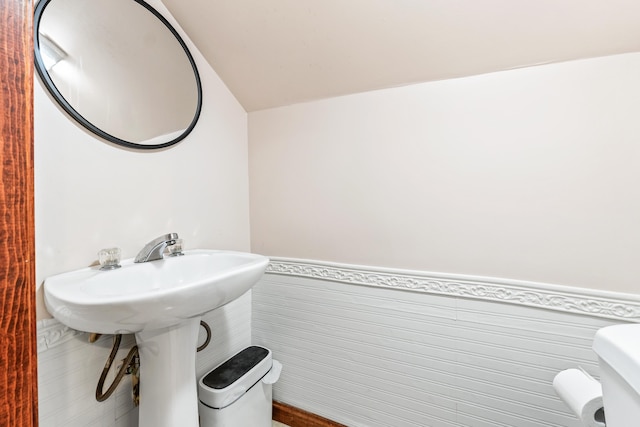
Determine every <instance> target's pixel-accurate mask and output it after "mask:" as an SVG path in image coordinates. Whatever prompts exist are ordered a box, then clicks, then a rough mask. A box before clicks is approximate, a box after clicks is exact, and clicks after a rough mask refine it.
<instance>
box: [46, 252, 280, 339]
mask: <svg viewBox="0 0 640 427" xmlns="http://www.w3.org/2000/svg"><path fill="white" fill-rule="evenodd" d="M268 262H269V259H268V258H267V257H264V256H262V255H255V254H250V253H244V252H233V251H216V250H191V251H185V252H184V255H183V256H176V257H165V258H164V259H162V260H157V261H151V262H144V263H138V264H136V263H134V262H133V259H129V260H125V261H123V262H122V263H121V265H122V267H121V268H118V269H116V270H108V271H102V270H100V269H99V267H91V268H85V269H82V270H76V271H72V272H69V273H64V274H59V275H56V276H52V277H49V278H47V279H46V280H45V282H44V296H45V304H46V306H47V308H48V309H49V311H50V313H51V314H52V315H53V317H55V318H56V319H58V320H59V321H60V322H62V323H64V324H65V325H67V326H70V327H72V328H74V329H77V330H80V331H87V332H98V333H102V334H114V333H137V332H141V331H144V330H150V329H160V328H163V327H167V326H171V325H175V324H178V323H181V322H184V321H185V320H187V319H190V318H194V317H200V316H202V314H204V313H206V312H208V311H211V310H213V309H216V308H218V307H221V306H223V305H225V304H226V303H228V302H230V301H233V300H234V299H236V298H238V297H239V296H241V295H242V294H244V293H245V292H246V291H248V290H249V289H250V288H251V287H252V286H253V285H254V284H255V283H256V282H257V281H258V280H259V279H260V277H261V276H262V274H263V273H264V271H265V269H266V267H267V264H268Z"/></svg>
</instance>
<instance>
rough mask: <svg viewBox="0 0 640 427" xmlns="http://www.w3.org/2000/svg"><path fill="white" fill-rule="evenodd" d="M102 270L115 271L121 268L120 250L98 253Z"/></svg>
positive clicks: (109, 249)
mask: <svg viewBox="0 0 640 427" xmlns="http://www.w3.org/2000/svg"><path fill="white" fill-rule="evenodd" d="M98 261H99V262H100V270H115V269H116V268H120V248H108V249H102V250H101V251H100V252H98Z"/></svg>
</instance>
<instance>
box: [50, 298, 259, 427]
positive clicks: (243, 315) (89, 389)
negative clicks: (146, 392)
mask: <svg viewBox="0 0 640 427" xmlns="http://www.w3.org/2000/svg"><path fill="white" fill-rule="evenodd" d="M203 320H204V321H205V322H207V323H208V324H209V325H210V327H211V329H212V337H211V342H210V343H209V345H208V346H207V348H205V349H204V350H202V351H201V352H199V353H198V354H197V357H196V369H197V375H198V378H199V377H200V376H202V375H203V374H205V373H206V372H207V370H209V369H211V368H212V367H213V366H215V365H217V364H218V363H220V362H222V361H223V360H224V359H226V358H227V357H229V356H231V355H233V354H235V353H236V352H238V351H240V350H242V349H243V348H245V347H247V346H248V345H250V344H251V292H247V293H246V294H245V295H243V296H242V297H240V298H238V299H237V300H236V301H233V302H231V303H229V304H227V305H226V306H224V307H221V308H219V309H217V310H214V311H212V312H211V313H208V314H207V315H206V316H204V318H203ZM205 339H206V333H205V332H204V329H203V328H201V331H200V339H199V343H203V342H204V341H205ZM112 342H113V340H112V336H110V335H109V336H102V337H101V338H100V339H99V340H98V341H96V342H95V343H93V344H91V343H89V339H88V334H87V333H83V332H78V331H75V330H73V329H70V328H68V327H66V326H64V325H62V324H61V323H60V322H58V321H57V320H54V319H47V320H41V321H39V322H38V394H39V418H40V426H41V427H112V426H113V427H136V426H137V425H138V411H137V409H136V408H135V407H134V405H133V401H132V398H131V396H132V390H131V380H130V378H129V377H128V376H126V377H125V378H124V379H123V381H122V383H121V384H120V386H119V387H118V389H117V390H116V392H115V393H114V394H113V395H112V396H111V397H110V398H109V399H107V400H106V401H104V402H102V403H100V402H97V401H96V399H95V390H96V385H97V383H98V379H99V377H100V374H101V373H102V369H103V367H104V364H105V362H106V360H107V356H108V355H109V352H110V351H111V345H112ZM134 344H135V341H134V338H133V336H132V335H127V336H125V339H123V343H122V346H121V347H120V351H119V353H118V356H117V357H116V360H118V361H119V360H121V359H123V358H124V357H125V356H126V353H127V352H128V350H129V349H130V348H131V346H132V345H134ZM114 371H115V369H114V368H112V372H111V373H110V376H109V378H108V379H107V381H106V382H105V387H104V390H106V389H107V388H108V387H109V385H110V384H111V380H112V379H113V377H114V376H115V372H114ZM143 380H144V379H143ZM141 398H142V396H141Z"/></svg>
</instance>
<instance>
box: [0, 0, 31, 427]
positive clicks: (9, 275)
mask: <svg viewBox="0 0 640 427" xmlns="http://www.w3.org/2000/svg"><path fill="white" fill-rule="evenodd" d="M0 16H1V21H0V82H2V89H1V91H0V133H1V137H2V140H1V144H0V160H1V161H2V173H1V175H0V181H1V183H2V185H1V186H0V269H1V271H2V273H1V275H0V278H1V280H0V367H1V368H0V425H3V426H20V427H30V426H37V424H38V410H37V408H38V393H37V360H36V355H37V349H36V318H35V294H36V292H35V289H36V286H35V238H34V236H35V232H34V201H33V200H34V191H33V36H32V31H33V30H32V28H33V5H32V2H31V0H0Z"/></svg>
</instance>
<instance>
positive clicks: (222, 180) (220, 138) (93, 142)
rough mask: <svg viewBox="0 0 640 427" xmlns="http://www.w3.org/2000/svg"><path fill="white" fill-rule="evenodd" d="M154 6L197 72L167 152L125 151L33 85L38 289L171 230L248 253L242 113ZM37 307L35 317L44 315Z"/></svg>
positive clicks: (132, 251)
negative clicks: (104, 253)
mask: <svg viewBox="0 0 640 427" xmlns="http://www.w3.org/2000/svg"><path fill="white" fill-rule="evenodd" d="M150 3H151V4H152V6H154V7H155V8H156V9H157V10H159V11H160V12H161V13H162V14H163V15H164V16H165V17H167V19H168V20H169V21H170V22H171V23H172V24H173V25H174V26H175V27H176V28H177V29H178V31H180V32H181V35H182V37H183V38H184V40H185V42H186V43H187V45H188V46H189V48H190V50H191V52H192V54H193V56H194V58H195V60H196V63H197V65H198V67H199V71H200V76H201V78H202V86H203V94H204V100H203V106H202V113H201V116H200V120H199V122H198V124H197V125H196V127H195V129H194V130H193V132H192V133H191V134H190V135H189V136H188V137H187V138H186V139H185V140H183V141H182V142H180V143H179V144H178V145H176V146H174V147H171V148H169V149H165V150H161V151H134V150H128V149H123V148H120V147H116V146H114V145H111V144H109V143H106V142H104V141H102V140H99V139H98V138H96V137H94V136H93V135H92V134H89V133H88V132H86V131H85V130H84V129H83V128H82V127H80V126H79V125H77V124H75V122H73V121H72V120H70V119H69V118H67V117H66V116H65V114H64V113H63V112H62V110H61V109H60V108H58V107H57V105H56V104H55V103H54V102H53V101H52V100H51V99H50V98H49V96H48V94H47V93H46V92H45V90H44V88H43V87H42V85H41V83H40V81H39V80H38V79H36V80H37V81H36V84H35V107H34V108H35V111H34V115H35V186H36V194H35V204H36V257H37V266H36V276H37V278H36V279H37V283H38V286H39V288H40V289H41V285H42V282H43V281H44V279H45V278H46V277H47V276H49V275H52V274H56V273H60V272H64V271H69V270H73V269H77V268H82V267H86V266H88V265H90V264H92V263H93V262H94V261H96V260H97V252H98V251H99V250H100V249H102V248H106V247H112V246H118V247H120V248H122V251H123V258H129V257H133V256H135V255H136V253H137V251H138V250H140V249H141V248H142V246H143V245H144V244H145V243H146V242H147V241H149V240H151V239H153V238H155V237H157V236H158V235H160V234H163V233H167V232H177V233H179V234H180V236H181V237H183V238H184V239H185V245H186V247H187V249H188V248H205V247H206V248H213V249H234V250H248V249H249V208H248V203H249V196H248V171H247V155H248V154H247V115H246V113H245V111H244V109H243V108H242V107H241V106H240V104H239V103H238V102H237V101H236V99H235V98H234V97H233V95H232V94H231V93H230V92H229V91H228V89H227V88H226V86H225V85H224V84H223V83H222V81H221V80H220V79H219V78H218V76H217V75H216V73H215V72H214V71H213V70H212V68H211V67H210V66H209V64H208V63H207V62H206V61H205V60H204V58H203V57H202V55H201V54H200V53H199V52H198V50H197V49H196V48H195V46H194V45H193V44H192V43H191V41H190V40H189V39H188V37H186V35H185V34H184V33H182V31H181V30H180V28H179V27H178V26H177V24H176V22H175V21H174V20H173V19H172V18H171V16H170V15H169V14H168V12H167V11H166V9H165V8H164V6H163V5H162V3H161V2H160V1H158V0H156V1H152V2H150ZM159 89H161V88H159ZM40 293H41V292H40ZM38 301H39V304H40V307H39V310H38V318H44V317H48V314H47V313H46V311H45V309H44V307H43V305H42V297H41V296H40V295H39V296H38Z"/></svg>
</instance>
